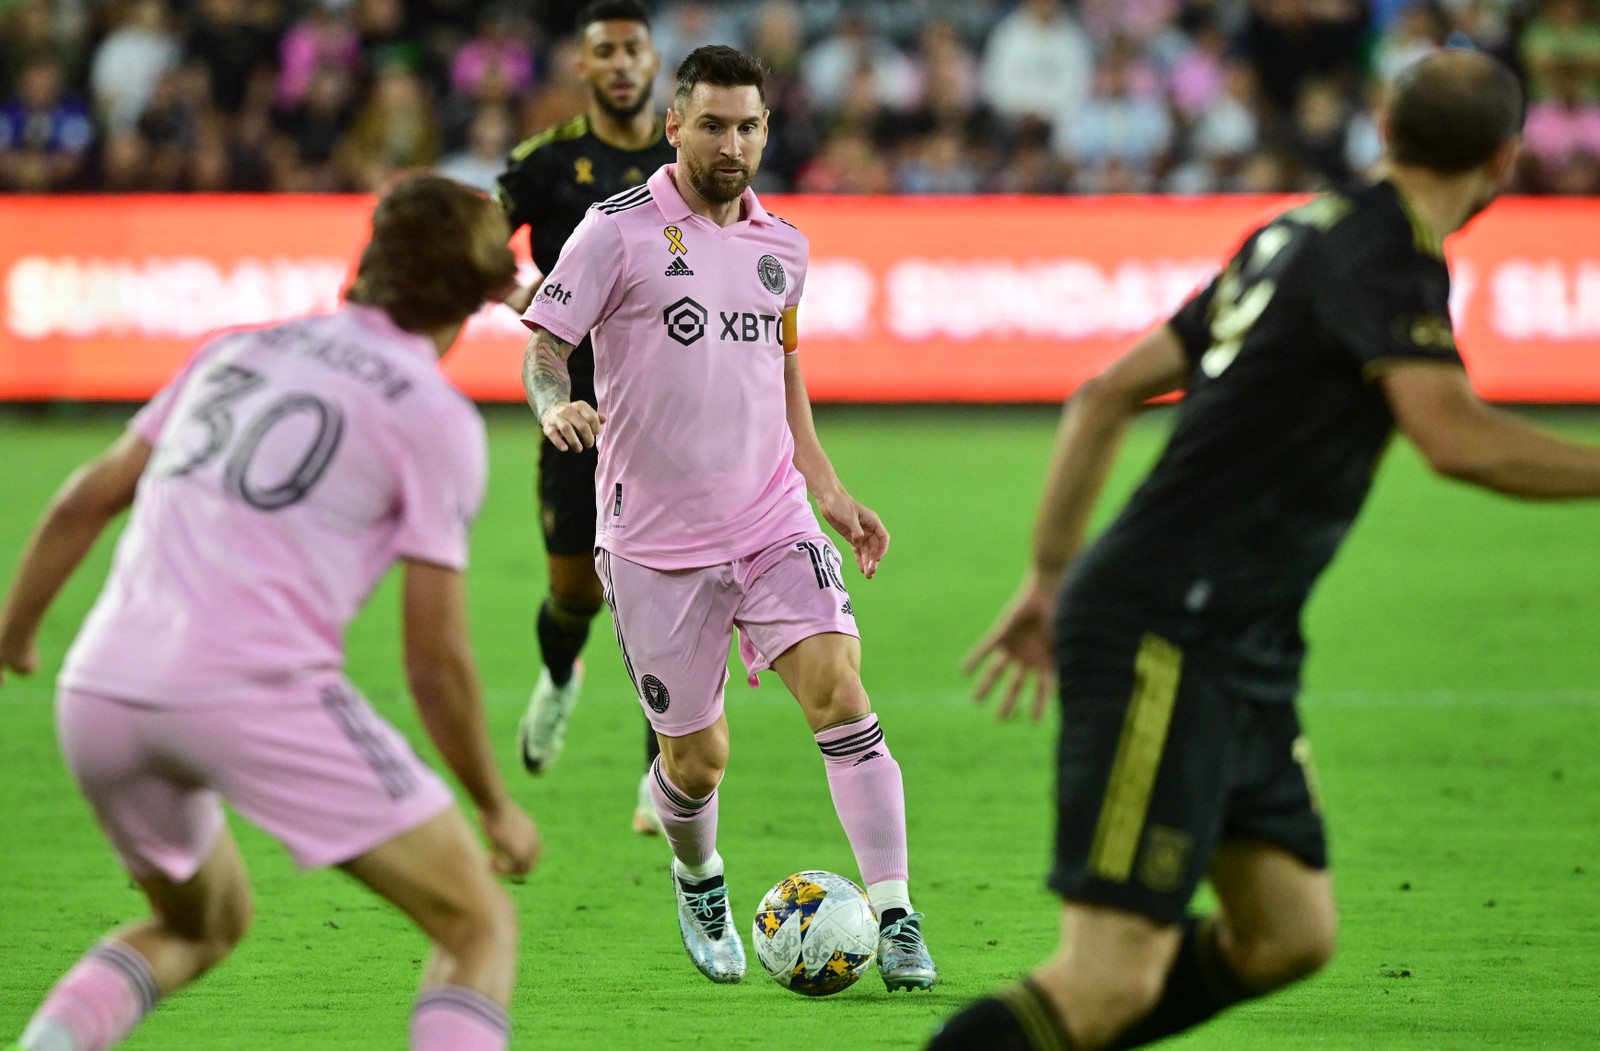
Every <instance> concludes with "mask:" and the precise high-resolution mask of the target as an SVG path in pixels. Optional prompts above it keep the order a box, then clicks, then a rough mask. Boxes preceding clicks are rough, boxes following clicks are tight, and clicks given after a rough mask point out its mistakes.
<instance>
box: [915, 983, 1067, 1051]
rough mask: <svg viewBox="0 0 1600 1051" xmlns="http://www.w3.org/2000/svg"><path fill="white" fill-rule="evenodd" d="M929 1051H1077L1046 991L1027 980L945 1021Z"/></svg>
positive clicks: (930, 1043) (930, 1042)
mask: <svg viewBox="0 0 1600 1051" xmlns="http://www.w3.org/2000/svg"><path fill="white" fill-rule="evenodd" d="M928 1051H1073V1049H1072V1038H1071V1037H1069V1036H1068V1035H1067V1032H1066V1030H1065V1029H1064V1028H1062V1025H1061V1019H1060V1018H1059V1017H1058V1016H1057V1015H1056V1012H1055V1008H1053V1007H1051V1006H1050V1001H1049V1000H1047V999H1046V998H1045V995H1044V992H1043V991H1042V990H1041V989H1039V987H1038V986H1036V985H1034V984H1033V982H1032V981H1031V980H1027V979H1025V980H1024V981H1023V982H1022V983H1021V984H1020V985H1013V986H1011V987H1010V988H1009V989H1002V990H1000V991H999V992H998V993H996V994H995V995H993V996H989V997H985V998H984V999H982V1000H979V1001H978V1002H977V1003H975V1004H971V1005H969V1006H968V1007H967V1009H966V1010H964V1011H962V1012H961V1013H960V1014H958V1015H956V1016H955V1017H953V1018H951V1019H950V1020H949V1021H947V1022H945V1024H944V1026H943V1027H942V1028H940V1030H939V1031H938V1032H937V1033H934V1034H933V1039H932V1040H930V1041H928Z"/></svg>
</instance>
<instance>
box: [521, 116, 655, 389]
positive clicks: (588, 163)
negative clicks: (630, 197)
mask: <svg viewBox="0 0 1600 1051" xmlns="http://www.w3.org/2000/svg"><path fill="white" fill-rule="evenodd" d="M675 160H677V151H676V150H674V149H673V148H672V146H671V145H670V144H669V143H668V142H667V137H666V135H665V133H663V134H661V135H660V136H658V137H657V138H656V140H655V141H654V142H652V143H651V144H650V145H648V146H645V147H642V148H640V149H637V150H625V149H622V148H620V147H617V146H612V145H609V144H607V143H605V142H602V141H601V140H600V138H599V137H598V136H597V135H595V133H594V129H593V128H591V127H590V126H589V118H588V116H587V115H582V116H577V117H574V118H572V119H571V120H569V121H566V122H565V123H563V124H557V125H556V126H555V127H553V128H548V129H546V130H544V131H542V132H540V133H539V134H537V135H535V136H533V137H532V138H530V139H528V140H527V141H525V142H523V143H522V144H521V145H519V146H518V147H517V148H516V149H514V150H512V151H511V159H510V163H509V165H508V167H507V168H506V171H505V172H504V173H502V174H501V176H500V178H499V180H498V185H497V186H496V188H495V196H496V197H497V198H498V199H499V201H500V205H501V207H503V208H504V209H505V210H506V218H507V220H508V221H509V222H510V224H511V232H512V233H516V232H517V230H518V229H519V228H520V227H522V226H524V225H526V226H527V227H528V243H529V247H530V248H531V250H532V252H533V262H534V265H536V266H537V267H538V268H539V270H540V271H541V272H542V273H546V274H548V273H549V272H550V271H551V270H552V269H553V268H554V267H555V265H556V259H557V258H558V257H559V256H560V255H561V247H562V246H563V245H565V244H566V243H567V238H568V237H571V236H572V231H573V230H575V229H577V226H578V223H580V222H582V221H583V213H584V212H587V211H588V210H589V206H590V205H592V204H598V203H599V202H601V201H603V200H605V199H606V198H608V197H612V196H615V195H616V194H618V193H620V192H622V191H623V190H626V189H629V188H630V187H634V186H638V185H640V184H642V183H643V182H644V181H645V180H646V179H648V178H649V177H650V176H651V175H652V174H653V173H654V172H655V171H656V169H658V168H660V167H661V166H662V165H663V164H671V163H672V162H673V161H675ZM567 370H568V372H569V373H570V374H571V376H572V396H573V398H574V399H581V400H584V401H588V402H590V403H591V404H593V402H594V355H593V351H592V350H591V349H590V347H589V341H588V340H584V341H583V343H581V344H579V346H578V347H577V349H575V350H574V351H573V352H572V356H571V357H570V358H568V359H567Z"/></svg>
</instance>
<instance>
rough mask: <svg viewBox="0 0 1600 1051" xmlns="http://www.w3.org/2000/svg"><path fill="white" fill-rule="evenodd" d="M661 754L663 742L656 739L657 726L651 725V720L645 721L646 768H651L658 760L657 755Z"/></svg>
mask: <svg viewBox="0 0 1600 1051" xmlns="http://www.w3.org/2000/svg"><path fill="white" fill-rule="evenodd" d="M660 754H661V742H660V741H658V740H657V739H656V730H655V727H653V726H651V725H650V720H648V719H646V720H645V721H644V768H645V769H646V770H648V769H650V766H651V764H653V763H654V762H655V761H656V756H658V755H660Z"/></svg>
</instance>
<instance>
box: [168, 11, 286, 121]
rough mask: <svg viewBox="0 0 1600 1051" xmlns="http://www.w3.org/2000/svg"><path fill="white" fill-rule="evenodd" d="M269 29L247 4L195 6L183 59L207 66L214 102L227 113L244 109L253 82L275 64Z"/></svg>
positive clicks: (271, 36) (271, 35)
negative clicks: (254, 77)
mask: <svg viewBox="0 0 1600 1051" xmlns="http://www.w3.org/2000/svg"><path fill="white" fill-rule="evenodd" d="M272 52H273V34H272V31H271V27H270V25H263V24H262V23H261V22H260V21H259V20H258V19H257V18H256V17H252V11H251V8H249V7H247V6H246V5H245V0H200V2H199V4H198V5H196V7H195V11H194V16H193V22H192V24H191V26H190V29H189V35H188V38H187V39H186V40H185V42H184V58H185V60H186V61H188V62H199V63H201V64H203V65H204V66H205V69H206V73H207V76H208V78H209V81H210V90H211V98H212V100H213V101H214V102H215V103H216V104H217V106H219V107H221V108H222V109H223V110H224V111H226V112H228V113H238V112H239V109H240V107H241V106H243V105H244V98H245V92H246V91H247V90H248V88H249V85H250V78H251V77H252V76H253V75H254V74H255V73H256V72H257V71H258V70H260V69H262V68H263V67H264V66H270V65H271V63H272Z"/></svg>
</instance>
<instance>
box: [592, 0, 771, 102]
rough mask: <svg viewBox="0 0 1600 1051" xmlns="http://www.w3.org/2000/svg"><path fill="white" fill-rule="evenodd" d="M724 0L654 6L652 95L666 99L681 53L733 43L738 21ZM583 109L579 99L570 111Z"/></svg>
mask: <svg viewBox="0 0 1600 1051" xmlns="http://www.w3.org/2000/svg"><path fill="white" fill-rule="evenodd" d="M725 6H726V5H724V4H721V3H710V2H708V0H672V2H671V3H669V4H667V5H665V6H663V7H660V8H658V10H657V13H656V17H655V18H654V19H653V20H652V21H651V23H650V37H651V39H653V40H654V41H655V44H656V50H657V51H660V52H661V70H660V72H658V73H657V74H656V85H655V97H656V98H658V99H668V98H671V97H672V92H673V91H674V90H675V88H676V86H677V80H676V79H675V78H676V76H677V72H678V66H679V64H680V63H682V62H683V60H684V57H685V56H686V55H688V54H689V52H691V51H693V50H694V49H695V48H697V47H700V46H701V45H702V44H728V45H737V44H738V43H739V42H740V40H741V39H742V34H741V33H740V32H739V26H738V23H737V22H735V21H734V19H733V18H732V17H731V16H730V15H729V13H728V12H727V11H726V10H725ZM571 26H572V18H571V17H570V13H569V17H568V18H567V19H566V20H565V21H563V22H562V23H561V31H562V32H566V31H567V30H568V29H570V28H571ZM582 109H583V106H582V104H581V103H580V104H579V106H578V108H577V109H575V110H573V111H572V112H573V113H578V112H580V111H581V110H582Z"/></svg>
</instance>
